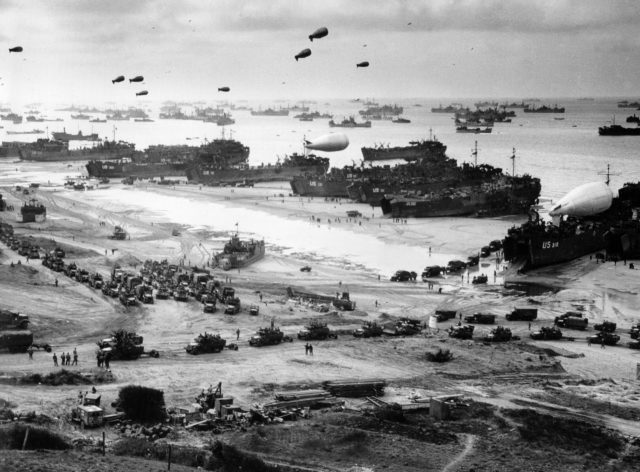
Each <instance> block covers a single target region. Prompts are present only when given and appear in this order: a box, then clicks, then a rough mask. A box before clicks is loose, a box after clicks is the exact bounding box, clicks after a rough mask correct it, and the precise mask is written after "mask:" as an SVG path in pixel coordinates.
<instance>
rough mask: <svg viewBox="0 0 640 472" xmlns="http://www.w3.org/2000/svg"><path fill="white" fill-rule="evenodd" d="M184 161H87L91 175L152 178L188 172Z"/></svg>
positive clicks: (180, 174)
mask: <svg viewBox="0 0 640 472" xmlns="http://www.w3.org/2000/svg"><path fill="white" fill-rule="evenodd" d="M185 167H186V165H185V164H184V163H172V164H165V163H148V164H138V163H121V162H109V161H101V162H96V161H91V162H89V163H87V172H88V173H89V175H90V176H91V177H108V178H124V177H141V178H146V179H150V178H153V177H169V176H172V177H173V176H182V175H185V174H186V171H185Z"/></svg>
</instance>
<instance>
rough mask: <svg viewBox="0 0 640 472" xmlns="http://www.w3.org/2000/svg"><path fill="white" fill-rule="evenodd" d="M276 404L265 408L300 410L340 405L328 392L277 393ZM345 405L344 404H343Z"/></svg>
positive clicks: (294, 391)
mask: <svg viewBox="0 0 640 472" xmlns="http://www.w3.org/2000/svg"><path fill="white" fill-rule="evenodd" d="M275 397H276V400H279V401H276V402H271V403H265V404H264V405H262V406H263V408H266V409H274V408H275V409H282V408H285V409H286V408H300V407H305V406H308V407H314V406H321V407H322V406H330V405H336V404H339V403H340V401H338V400H337V399H336V398H334V397H332V396H331V394H330V393H329V392H327V391H326V390H292V391H288V392H276V393H275ZM342 403H344V402H342Z"/></svg>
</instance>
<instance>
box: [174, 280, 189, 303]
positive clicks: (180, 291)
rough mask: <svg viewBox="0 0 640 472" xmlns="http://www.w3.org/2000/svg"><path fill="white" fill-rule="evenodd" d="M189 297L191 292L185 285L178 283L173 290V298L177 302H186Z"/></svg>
mask: <svg viewBox="0 0 640 472" xmlns="http://www.w3.org/2000/svg"><path fill="white" fill-rule="evenodd" d="M188 297H189V292H187V288H186V287H185V286H184V285H182V284H181V285H178V286H177V287H176V289H175V290H174V291H173V299H174V300H175V301H177V302H186V301H187V300H188Z"/></svg>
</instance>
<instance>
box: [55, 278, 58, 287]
mask: <svg viewBox="0 0 640 472" xmlns="http://www.w3.org/2000/svg"><path fill="white" fill-rule="evenodd" d="M55 283H56V287H57V286H58V279H56V282H55Z"/></svg>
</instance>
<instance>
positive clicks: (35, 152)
mask: <svg viewBox="0 0 640 472" xmlns="http://www.w3.org/2000/svg"><path fill="white" fill-rule="evenodd" d="M134 151H135V146H134V145H133V144H131V143H126V142H124V141H118V142H116V141H104V142H102V143H100V144H98V145H97V146H93V147H87V148H81V149H74V150H70V149H69V143H68V142H66V141H53V140H50V139H38V140H37V141H36V142H35V143H29V144H27V145H25V146H21V147H20V148H19V149H18V153H19V156H20V159H21V160H23V161H41V162H55V161H83V160H87V159H92V160H105V159H118V158H122V157H125V156H129V155H131V154H132V153H133V152H134Z"/></svg>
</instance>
